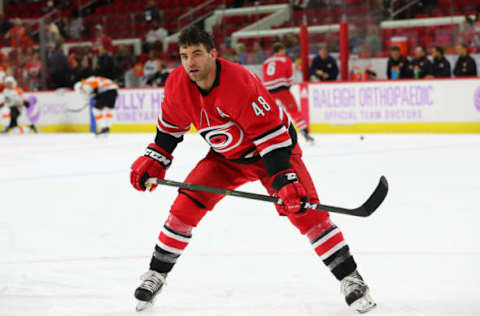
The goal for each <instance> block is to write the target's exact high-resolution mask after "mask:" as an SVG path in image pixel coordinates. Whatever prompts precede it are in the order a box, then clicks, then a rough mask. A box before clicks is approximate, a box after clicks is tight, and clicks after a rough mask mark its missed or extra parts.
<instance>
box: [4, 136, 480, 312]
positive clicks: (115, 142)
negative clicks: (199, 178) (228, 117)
mask: <svg viewBox="0 0 480 316" xmlns="http://www.w3.org/2000/svg"><path fill="white" fill-rule="evenodd" d="M315 136H316V139H317V142H316V145H315V146H313V147H312V146H309V147H305V146H304V158H305V161H306V163H307V165H308V166H309V168H310V172H311V175H312V178H313V179H314V182H315V183H316V185H317V188H318V191H319V196H320V199H321V201H322V202H324V203H325V204H332V205H339V206H345V207H356V206H358V205H360V204H361V203H362V202H363V201H364V200H365V199H366V198H367V197H368V195H369V194H370V193H371V191H372V190H373V189H374V187H375V186H376V184H377V182H378V178H379V177H380V176H381V175H382V174H383V175H385V176H386V177H387V179H388V180H389V183H390V192H389V195H388V196H387V199H386V200H385V202H384V204H383V205H382V206H381V207H380V209H379V210H378V211H377V212H376V213H374V214H373V215H372V216H371V217H369V218H354V217H349V216H344V215H332V218H333V220H334V222H335V223H336V224H337V225H338V226H339V227H340V228H341V229H342V230H343V233H344V236H345V238H346V240H347V242H349V244H350V247H351V250H352V252H353V254H354V256H355V258H356V260H357V262H358V264H359V271H360V272H361V273H362V275H363V276H364V278H365V279H366V281H367V283H368V284H369V285H370V287H371V293H372V296H373V297H374V298H375V299H376V301H377V303H378V307H377V309H375V310H373V311H372V312H370V313H368V314H367V315H372V316H373V315H388V316H401V315H402V316H403V315H408V316H420V315H429V316H446V315H455V316H458V315H461V316H467V315H480V246H479V242H480V228H479V227H480V208H479V206H478V205H479V204H478V203H479V200H480V136H477V135H366V137H365V140H363V141H361V140H360V139H359V135H318V134H317V135H315ZM153 137H154V135H153V134H113V135H110V137H109V138H107V139H96V138H94V137H93V136H92V135H87V134H58V135H55V134H43V135H23V136H20V135H10V136H5V137H0V315H1V316H7V315H8V316H14V315H15V316H17V315H18V316H20V315H21V316H27V315H28V316H31V315H35V316H43V315H45V316H47V315H48V316H57V315H62V316H63V315H72V316H90V315H111V316H126V315H140V314H139V313H136V312H135V302H134V299H133V291H134V289H135V287H136V286H137V285H138V284H139V276H140V275H141V274H142V273H144V272H145V271H146V270H147V267H148V262H149V258H150V255H151V253H152V250H153V246H154V243H155V240H156V238H157V236H158V233H159V231H160V229H161V226H162V225H163V221H164V219H165V218H166V216H167V214H168V210H169V206H170V204H171V202H172V201H173V199H174V197H175V196H176V190H175V189H174V188H170V187H159V188H158V189H157V190H156V191H154V192H152V193H141V192H136V191H135V190H134V189H133V188H132V187H131V186H130V183H129V168H130V165H131V163H132V162H133V161H134V160H135V159H136V158H137V156H139V155H140V154H142V153H143V150H144V148H145V146H146V145H147V144H148V143H149V142H151V141H152V140H153ZM207 149H208V148H207V145H206V144H205V143H204V142H203V140H202V139H201V138H200V136H199V135H195V134H189V135H187V137H186V139H185V141H184V142H183V143H181V144H180V145H179V147H178V148H177V150H176V151H175V153H174V156H175V159H174V161H173V164H172V167H171V168H170V169H169V171H168V172H167V178H169V179H173V180H178V181H183V179H184V177H185V176H186V175H187V173H188V171H189V170H190V169H191V168H192V167H193V166H194V165H195V164H196V162H197V161H198V160H199V159H200V158H202V157H203V156H204V155H205V154H206V152H207ZM212 176H213V177H214V176H216V175H212ZM240 190H244V191H253V192H259V193H264V192H265V191H264V189H263V188H262V187H261V185H260V184H259V183H251V184H248V185H245V186H243V187H241V188H240ZM168 282H169V283H168V284H167V286H166V287H165V289H164V291H163V293H161V294H160V295H159V297H158V299H157V301H156V305H155V307H154V308H153V309H151V310H149V311H145V312H142V313H141V314H145V315H162V316H163V315H164V316H167V315H168V316H173V315H175V316H177V315H182V316H183V315H195V316H216V315H219V316H220V315H221V316H230V315H231V316H239V315H248V316H250V315H259V316H270V315H274V316H283V315H288V316H293V315H294V316H303V315H315V316H330V315H331V316H344V315H355V313H354V312H352V311H350V310H349V309H348V308H347V306H346V304H345V303H344V299H343V297H342V295H341V294H340V289H339V283H338V282H337V281H336V280H335V279H334V278H333V276H332V275H331V274H330V273H329V271H328V270H327V268H326V267H324V266H323V263H322V262H321V261H320V260H319V259H318V258H317V256H316V255H315V254H314V252H313V250H312V248H311V247H310V245H309V243H308V241H307V240H306V238H305V237H303V236H301V235H300V234H299V233H297V231H296V230H295V228H294V227H293V226H291V224H290V223H289V222H288V221H287V220H286V219H285V218H281V217H279V216H277V213H276V211H275V210H274V208H273V206H272V205H270V204H268V203H266V202H259V201H250V200H244V199H240V198H235V197H226V198H225V199H224V200H223V201H221V202H220V203H219V204H218V206H217V208H216V209H215V210H214V211H213V212H212V213H211V214H208V215H207V216H206V217H205V219H204V221H203V222H202V223H201V224H200V226H199V227H198V228H197V229H196V230H195V231H194V237H193V240H192V242H191V243H190V245H189V247H188V249H187V250H186V251H185V253H184V255H183V256H182V258H181V259H180V260H179V263H178V264H177V266H176V267H175V269H174V270H173V271H172V273H171V274H170V275H169V278H168Z"/></svg>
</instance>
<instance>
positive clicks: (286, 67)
mask: <svg viewBox="0 0 480 316" xmlns="http://www.w3.org/2000/svg"><path fill="white" fill-rule="evenodd" d="M272 49H273V55H272V56H270V57H269V58H267V59H266V60H265V61H264V62H263V66H262V73H263V85H264V86H265V88H267V90H268V92H270V93H271V94H272V95H273V97H274V98H275V101H276V102H277V103H278V104H280V105H282V106H283V107H285V109H286V110H287V112H288V114H290V116H291V117H292V118H293V120H294V121H295V124H296V125H297V128H298V129H299V131H300V133H301V134H302V135H303V137H305V140H306V141H307V142H310V143H312V142H313V141H314V139H313V137H312V136H311V135H310V133H309V131H308V125H307V122H306V121H305V118H304V117H303V113H302V109H301V108H300V107H299V106H298V104H297V102H296V101H295V98H294V97H293V95H292V94H291V93H290V86H291V85H292V84H293V63H292V60H291V59H290V58H289V57H288V56H285V51H286V50H285V46H284V45H283V44H282V43H280V42H277V43H275V44H273V47H272Z"/></svg>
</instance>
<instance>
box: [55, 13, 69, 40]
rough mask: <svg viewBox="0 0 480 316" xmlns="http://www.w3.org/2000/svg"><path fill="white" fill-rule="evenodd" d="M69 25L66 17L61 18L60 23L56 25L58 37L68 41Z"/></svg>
mask: <svg viewBox="0 0 480 316" xmlns="http://www.w3.org/2000/svg"><path fill="white" fill-rule="evenodd" d="M69 24H70V18H69V17H68V16H62V17H61V18H60V21H58V23H57V27H58V31H59V32H60V35H61V36H62V37H63V38H64V39H66V40H69V39H70V33H69V32H68V31H69V29H68V28H69Z"/></svg>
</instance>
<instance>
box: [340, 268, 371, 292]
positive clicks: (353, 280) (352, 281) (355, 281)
mask: <svg viewBox="0 0 480 316" xmlns="http://www.w3.org/2000/svg"><path fill="white" fill-rule="evenodd" d="M366 287H367V284H365V282H364V281H363V280H362V278H361V277H360V275H358V274H356V273H353V274H351V275H349V276H346V277H345V278H344V279H343V280H342V282H341V292H342V294H343V295H345V296H346V295H347V294H349V293H351V292H353V291H354V290H356V289H358V290H362V289H364V288H366Z"/></svg>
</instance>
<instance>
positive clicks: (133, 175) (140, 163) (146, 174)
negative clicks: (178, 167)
mask: <svg viewBox="0 0 480 316" xmlns="http://www.w3.org/2000/svg"><path fill="white" fill-rule="evenodd" d="M172 159H173V156H172V155H170V154H169V153H168V152H166V151H165V150H164V149H163V148H162V147H160V146H158V145H156V144H154V143H151V144H150V145H148V147H147V149H145V154H144V155H143V156H141V157H139V158H138V159H137V160H135V162H134V163H133V164H132V167H131V169H132V170H131V171H130V182H131V183H132V185H133V187H134V188H135V189H137V190H139V191H145V190H146V189H147V187H146V185H145V182H146V181H147V180H148V178H160V179H163V178H164V177H165V172H166V170H167V169H168V167H169V166H170V164H171V163H172ZM156 187H157V185H156V184H152V185H151V186H150V187H149V191H153V190H154V189H155V188H156Z"/></svg>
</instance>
